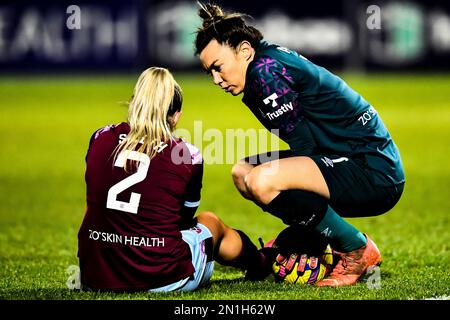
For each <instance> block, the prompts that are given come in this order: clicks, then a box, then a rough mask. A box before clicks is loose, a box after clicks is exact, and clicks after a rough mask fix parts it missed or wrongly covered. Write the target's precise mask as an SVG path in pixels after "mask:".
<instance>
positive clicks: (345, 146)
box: [195, 4, 405, 286]
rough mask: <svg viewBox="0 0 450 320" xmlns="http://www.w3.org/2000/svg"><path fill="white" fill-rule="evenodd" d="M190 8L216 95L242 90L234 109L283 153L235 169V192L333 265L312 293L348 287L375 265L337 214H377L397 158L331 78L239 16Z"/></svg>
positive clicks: (368, 114) (358, 101)
mask: <svg viewBox="0 0 450 320" xmlns="http://www.w3.org/2000/svg"><path fill="white" fill-rule="evenodd" d="M200 6H201V8H200V10H199V16H200V17H201V18H202V19H203V25H202V27H201V28H199V29H198V31H197V35H196V40H195V46H196V54H197V55H199V59H200V61H201V63H202V65H203V68H204V69H205V70H206V71H207V72H208V73H209V74H211V75H212V78H213V82H214V84H216V85H218V86H220V87H221V88H222V89H223V90H225V92H228V93H231V94H232V95H233V96H237V95H239V94H241V93H243V94H244V95H243V98H242V101H243V102H244V104H246V105H247V107H248V108H249V109H250V110H251V112H252V113H253V114H254V115H255V116H256V117H257V118H258V120H259V121H260V122H261V123H262V124H263V125H264V126H265V127H266V128H267V129H268V130H275V131H277V132H278V134H279V136H280V138H281V139H283V140H284V141H285V142H287V144H288V145H289V147H290V150H287V151H283V152H280V153H279V158H277V159H275V160H273V161H266V162H264V161H261V160H262V159H261V157H259V156H255V157H249V158H247V159H245V160H244V161H242V162H240V163H238V164H236V165H235V166H234V167H233V170H232V176H233V180H234V183H235V185H236V187H237V189H238V190H239V191H240V193H241V194H242V195H243V196H244V197H245V198H247V199H250V200H252V201H254V202H255V203H256V204H258V205H259V206H260V207H262V208H263V210H264V211H268V212H269V213H271V214H273V215H275V216H277V217H279V218H280V219H282V220H283V222H284V223H286V224H288V225H300V226H304V228H306V229H308V230H313V231H314V232H315V234H317V235H318V237H325V238H326V240H327V241H328V242H329V243H330V244H331V246H332V248H333V249H334V250H335V253H336V254H337V255H339V256H340V260H339V262H338V263H337V265H336V266H335V268H334V269H333V271H332V273H331V274H330V275H329V276H328V277H327V278H325V279H324V280H322V281H320V282H319V283H318V286H344V285H351V284H353V283H355V282H356V281H357V280H358V279H359V278H360V277H361V275H362V274H364V273H365V272H366V270H367V269H368V267H369V266H371V265H378V264H380V263H381V254H380V252H379V250H378V248H377V246H376V245H375V243H374V242H373V241H372V240H371V239H370V238H369V237H368V236H367V235H366V234H362V233H361V232H359V231H358V230H357V229H355V228H354V227H353V226H352V225H350V224H349V223H347V222H346V221H345V220H344V219H343V218H342V217H368V216H374V215H379V214H382V213H385V212H387V211H389V210H390V209H391V208H393V207H394V206H395V204H396V203H397V202H398V200H399V199H400V196H401V194H402V191H403V186H404V181H405V177H404V173H403V167H402V163H401V159H400V154H399V151H398V149H397V147H396V145H395V144H394V141H393V140H392V138H391V136H390V134H389V132H388V130H387V129H386V127H385V126H384V124H383V122H382V120H381V118H380V116H379V114H378V113H377V111H376V110H375V109H374V107H373V106H372V105H370V103H368V102H367V101H366V100H364V98H363V97H362V96H361V95H359V94H358V93H357V92H355V91H353V90H352V89H351V88H350V87H349V86H348V85H347V84H346V83H345V82H344V81H343V80H342V79H340V78H339V77H337V76H336V75H334V74H332V73H330V72H329V71H327V70H326V69H324V68H322V67H320V66H318V65H316V64H314V63H312V62H311V61H309V60H307V59H306V58H305V57H303V56H301V55H299V54H298V53H296V52H294V51H292V50H289V49H287V48H284V47H280V46H278V45H275V44H270V43H268V42H266V41H263V36H262V34H261V32H260V31H258V30H257V29H256V28H254V27H252V26H250V25H247V24H246V22H245V20H244V17H245V15H243V14H239V13H230V14H225V13H224V12H223V11H222V9H221V8H220V7H218V6H217V5H211V4H208V5H202V4H200ZM298 36H299V37H301V36H302V35H301V34H299V35H298ZM260 156H261V155H260ZM264 157H265V158H266V159H267V158H270V157H269V156H268V155H264ZM273 168H277V170H273ZM266 169H267V170H266Z"/></svg>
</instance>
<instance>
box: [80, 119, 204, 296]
mask: <svg viewBox="0 0 450 320" xmlns="http://www.w3.org/2000/svg"><path fill="white" fill-rule="evenodd" d="M129 130H130V129H129V126H128V124H127V123H121V124H119V125H111V126H107V127H105V128H102V129H100V130H98V131H96V132H95V133H94V135H93V136H92V138H91V141H90V144H89V149H88V152H87V155H86V174H85V179H86V187H87V190H86V191H87V210H86V214H85V217H84V220H83V223H82V225H81V227H80V230H79V232H78V257H79V262H80V269H81V283H82V284H83V285H85V286H87V287H89V288H91V289H93V290H142V289H150V288H156V287H160V286H163V285H167V284H169V283H172V282H175V281H178V280H181V279H183V278H186V277H189V276H190V275H192V274H193V273H194V267H193V266H192V263H191V253H190V249H189V246H188V245H187V243H186V242H184V241H183V240H182V237H181V233H180V230H181V229H182V228H183V226H188V223H187V222H190V221H192V218H193V214H194V213H195V209H196V208H197V206H198V204H199V201H200V189H201V186H202V174H203V161H202V158H201V155H200V152H199V151H198V149H196V148H195V147H193V146H191V145H189V144H187V143H185V142H184V141H182V140H180V139H173V140H172V141H169V142H167V143H161V144H160V146H159V147H158V153H157V155H156V156H155V157H154V158H153V159H151V160H150V158H149V156H148V155H146V154H143V153H138V152H129V153H128V154H127V153H126V152H121V153H120V154H119V155H118V156H117V158H116V159H115V157H114V154H113V153H114V150H115V148H116V146H117V145H118V143H119V141H120V140H122V139H124V138H125V137H126V134H127V133H128V132H129ZM132 160H134V163H135V164H137V167H136V166H130V167H129V168H128V169H127V171H125V169H124V164H125V161H129V162H128V163H129V164H132V162H131V161H132Z"/></svg>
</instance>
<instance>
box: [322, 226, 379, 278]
mask: <svg viewBox="0 0 450 320" xmlns="http://www.w3.org/2000/svg"><path fill="white" fill-rule="evenodd" d="M364 236H365V237H366V239H367V243H366V245H365V246H364V247H361V248H359V249H356V250H354V251H350V252H344V253H342V252H337V251H333V254H336V255H338V256H340V260H339V261H338V263H337V265H336V266H335V267H334V269H333V270H332V271H331V274H330V275H329V276H328V277H327V278H325V279H323V280H321V281H319V282H318V283H317V286H318V287H341V286H349V285H352V284H354V283H356V281H358V279H359V278H361V276H363V275H364V273H365V272H366V271H367V269H368V268H369V267H370V266H375V265H380V264H381V261H382V259H381V253H380V250H378V248H377V245H376V244H375V243H374V242H373V241H372V239H370V238H369V236H368V235H367V234H364Z"/></svg>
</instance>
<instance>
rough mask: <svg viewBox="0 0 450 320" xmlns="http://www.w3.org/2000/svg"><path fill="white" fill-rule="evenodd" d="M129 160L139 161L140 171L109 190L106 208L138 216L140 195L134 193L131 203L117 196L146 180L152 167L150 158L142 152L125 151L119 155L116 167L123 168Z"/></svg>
mask: <svg viewBox="0 0 450 320" xmlns="http://www.w3.org/2000/svg"><path fill="white" fill-rule="evenodd" d="M127 160H135V161H139V166H138V169H137V171H136V173H134V174H132V175H131V176H129V177H127V178H125V179H123V180H122V181H119V182H118V183H116V184H115V185H113V186H112V187H111V188H110V189H109V191H108V200H107V201H106V207H107V208H108V209H114V210H119V211H124V212H129V213H134V214H137V211H138V207H139V201H140V200H141V195H140V194H139V193H135V192H132V193H131V197H130V201H129V202H125V201H119V200H117V195H118V194H119V193H121V192H122V191H124V190H125V189H127V188H129V187H131V186H133V185H135V184H136V183H139V182H141V181H142V180H144V179H145V177H146V176H147V172H148V168H149V166H150V157H149V156H148V155H146V154H145V153H142V152H137V151H126V150H124V151H122V152H120V153H119V155H118V156H117V159H116V162H115V163H114V165H115V166H116V167H120V168H123V167H124V166H125V163H126V162H127Z"/></svg>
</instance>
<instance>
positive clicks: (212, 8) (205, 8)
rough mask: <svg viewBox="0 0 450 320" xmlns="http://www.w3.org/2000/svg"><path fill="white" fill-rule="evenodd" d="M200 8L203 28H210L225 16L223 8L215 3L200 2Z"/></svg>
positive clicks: (199, 12) (199, 13)
mask: <svg viewBox="0 0 450 320" xmlns="http://www.w3.org/2000/svg"><path fill="white" fill-rule="evenodd" d="M199 5H200V9H199V10H198V15H199V16H200V18H202V19H203V25H202V26H203V28H205V29H206V28H208V27H209V26H210V25H212V24H214V23H216V22H218V21H220V20H222V19H223V18H224V17H225V14H224V13H223V11H222V9H221V8H220V7H219V6H218V5H215V4H211V3H208V4H202V3H200V2H199Z"/></svg>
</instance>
